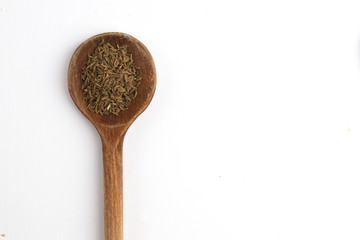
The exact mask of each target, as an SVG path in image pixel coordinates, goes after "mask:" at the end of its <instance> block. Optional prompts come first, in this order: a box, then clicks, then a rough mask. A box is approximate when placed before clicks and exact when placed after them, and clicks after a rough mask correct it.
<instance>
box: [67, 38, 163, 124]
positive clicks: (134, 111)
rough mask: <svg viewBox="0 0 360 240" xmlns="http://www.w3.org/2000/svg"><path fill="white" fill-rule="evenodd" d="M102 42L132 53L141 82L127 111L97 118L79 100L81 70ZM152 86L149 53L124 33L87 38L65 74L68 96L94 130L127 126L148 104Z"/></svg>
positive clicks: (151, 95) (84, 103)
mask: <svg viewBox="0 0 360 240" xmlns="http://www.w3.org/2000/svg"><path fill="white" fill-rule="evenodd" d="M102 41H103V42H105V43H110V44H111V45H113V46H116V45H119V46H122V45H126V46H127V47H128V52H129V53H131V54H132V57H133V60H134V63H135V65H136V66H137V67H139V68H140V77H141V82H140V85H139V86H138V88H137V96H136V98H135V99H134V100H133V101H132V102H131V105H130V106H129V108H128V109H127V110H126V111H120V112H119V114H118V115H114V114H109V115H100V114H96V113H93V112H90V111H89V110H88V109H87V108H86V102H85V100H83V98H84V95H83V93H82V89H81V83H82V81H81V71H82V68H83V66H84V64H85V62H86V60H87V58H88V55H89V54H92V53H93V52H94V51H95V49H96V48H97V47H98V46H99V43H100V42H102ZM155 86H156V72H155V65H154V61H153V59H152V57H151V54H150V52H149V51H148V50H147V48H146V47H145V46H144V44H142V43H141V42H140V41H139V40H137V39H136V38H134V37H132V36H130V35H128V34H125V33H118V32H111V33H103V34H99V35H96V36H93V37H91V38H89V39H88V40H86V41H85V42H83V43H82V44H81V45H80V46H79V47H78V48H77V49H76V51H75V53H74V54H73V56H72V58H71V61H70V66H69V71H68V87H69V92H70V95H71V97H72V99H73V100H74V102H75V104H76V106H77V107H78V108H79V110H80V111H81V112H82V113H83V114H84V115H85V117H87V118H88V119H89V120H90V121H91V122H92V123H93V124H94V125H95V127H96V128H99V127H101V126H107V127H114V126H127V127H129V126H130V124H131V123H132V122H133V121H134V120H135V119H136V118H137V117H138V116H139V115H140V114H141V113H142V112H143V111H144V110H145V109H146V107H147V106H148V105H149V103H150V101H151V99H152V97H153V95H154V91H155Z"/></svg>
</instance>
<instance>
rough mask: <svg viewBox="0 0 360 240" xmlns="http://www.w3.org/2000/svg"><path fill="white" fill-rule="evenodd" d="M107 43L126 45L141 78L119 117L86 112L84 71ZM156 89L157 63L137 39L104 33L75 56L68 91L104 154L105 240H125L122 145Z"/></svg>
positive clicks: (70, 70)
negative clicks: (87, 61) (90, 127)
mask: <svg viewBox="0 0 360 240" xmlns="http://www.w3.org/2000/svg"><path fill="white" fill-rule="evenodd" d="M102 40H104V42H105V43H110V44H112V45H113V46H116V44H118V45H120V46H121V45H127V46H128V52H129V53H131V54H132V56H133V60H134V62H135V65H136V66H138V67H139V68H140V77H141V78H142V80H141V83H140V85H139V86H138V89H137V91H138V94H137V97H136V98H135V99H134V100H133V101H132V102H131V105H130V106H129V108H128V109H127V110H126V111H122V112H120V113H119V114H118V115H117V116H116V115H113V114H110V115H99V114H96V113H93V112H90V111H89V110H87V109H86V102H85V100H83V97H84V96H83V93H82V89H81V70H82V67H83V66H84V64H85V61H86V60H87V58H88V55H89V54H91V53H92V52H93V51H94V50H95V48H96V47H97V46H98V44H99V43H100V42H101V41H102ZM155 87H156V71H155V65H154V61H153V59H152V57H151V54H150V52H149V51H148V50H147V48H146V47H145V46H144V45H143V44H142V43H141V42H140V41H139V40H137V39H135V38H134V37H132V36H130V35H128V34H124V33H117V32H112V33H103V34H99V35H96V36H94V37H92V38H89V39H88V40H86V41H85V42H83V43H82V44H81V45H80V46H79V47H78V48H77V49H76V51H75V53H74V54H73V56H72V58H71V61H70V65H69V70H68V88H69V92H70V95H71V97H72V99H73V100H74V102H75V104H76V106H77V107H78V109H79V110H80V111H81V112H82V113H83V114H84V115H85V117H87V118H88V119H89V120H90V121H91V122H92V123H93V124H94V126H95V127H96V129H97V131H98V132H99V134H100V137H101V141H102V150H103V170H104V227H105V229H104V232H105V240H123V177H122V169H123V161H122V144H123V140H124V136H125V133H126V131H127V129H128V128H129V127H130V125H131V123H133V122H134V121H135V119H136V118H137V117H138V116H139V115H140V114H141V113H142V112H143V111H144V110H145V109H146V108H147V106H148V105H149V103H150V102H151V100H152V97H153V95H154V92H155Z"/></svg>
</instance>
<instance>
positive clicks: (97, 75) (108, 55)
mask: <svg viewBox="0 0 360 240" xmlns="http://www.w3.org/2000/svg"><path fill="white" fill-rule="evenodd" d="M81 79H82V91H83V94H84V96H85V97H84V100H85V101H86V103H87V109H89V110H90V111H91V112H94V113H98V114H101V115H108V114H109V113H112V114H115V115H118V113H119V112H120V111H124V110H126V109H127V108H128V107H129V106H130V104H131V101H132V100H134V98H135V97H136V95H137V87H138V86H139V84H140V80H141V78H140V77H139V68H138V67H136V66H135V64H134V61H133V59H132V55H131V54H130V53H128V51H127V46H126V45H124V46H119V45H117V46H116V47H113V46H112V45H111V44H109V43H105V44H104V41H103V40H102V42H101V43H99V46H98V47H97V48H96V49H95V51H94V53H93V54H91V55H89V56H88V60H87V61H86V63H85V66H84V67H83V68H82V73H81Z"/></svg>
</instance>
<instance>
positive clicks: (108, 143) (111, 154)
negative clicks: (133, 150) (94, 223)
mask: <svg viewBox="0 0 360 240" xmlns="http://www.w3.org/2000/svg"><path fill="white" fill-rule="evenodd" d="M116 139H117V141H114V136H113V138H112V139H111V138H110V139H109V138H106V139H105V138H102V149H103V169H104V228H105V229H104V230H105V240H123V176H122V174H123V163H122V148H123V146H122V145H123V140H124V136H123V135H122V136H121V137H120V139H119V138H118V137H116V138H115V140H116Z"/></svg>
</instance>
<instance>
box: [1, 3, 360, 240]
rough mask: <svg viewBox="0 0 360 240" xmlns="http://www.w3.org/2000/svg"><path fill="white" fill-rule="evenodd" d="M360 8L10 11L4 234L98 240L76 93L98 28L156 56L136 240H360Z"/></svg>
mask: <svg viewBox="0 0 360 240" xmlns="http://www.w3.org/2000/svg"><path fill="white" fill-rule="evenodd" d="M359 9H360V2H359V1H345V0H338V1H328V0H327V1H325V0H323V1H322V0H305V1H285V0H283V1H280V0H275V1H266V0H255V1H250V0H249V1H228V0H223V1H194V0H185V1H165V0H157V1H115V0H105V1H100V0H98V1H94V0H93V1H88V0H82V1H75V0H72V1H70V0H62V1H46V0H37V1H36V0H32V1H26V0H23V1H20V0H1V1H0V146H1V151H0V234H5V237H3V236H0V240H1V239H4V240H5V239H8V240H64V239H66V240H102V239H103V203H102V202H103V199H102V194H103V193H102V192H103V189H102V184H103V182H102V159H101V143H100V138H99V136H98V134H97V132H96V130H95V129H94V127H93V126H92V125H91V123H90V122H89V121H88V120H87V119H86V118H85V117H83V116H82V114H81V113H80V112H79V111H78V110H77V108H76V107H75V105H74V104H73V102H72V100H71V98H70V96H69V94H68V92H67V82H66V81H67V79H66V76H67V67H68V63H69V61H70V58H71V55H72V53H73V52H74V50H75V49H76V47H77V46H78V45H79V44H80V43H81V42H82V41H84V40H86V39H87V38H89V37H91V36H93V35H95V34H98V33H102V32H109V31H119V32H125V33H128V34H131V35H133V36H134V37H136V38H138V39H139V40H140V41H142V42H143V43H144V44H145V45H146V46H147V47H148V49H149V50H150V52H151V53H152V55H153V58H154V60H155V64H156V67H157V74H158V75H157V76H158V83H157V90H156V93H155V96H154V99H153V101H152V103H151V104H150V106H149V108H148V109H147V110H146V111H145V112H144V113H143V114H142V115H141V116H140V117H139V118H138V119H137V120H136V121H135V123H134V124H133V125H132V126H131V128H130V129H129V131H128V133H127V135H126V138H125V143H124V191H125V192H124V197H125V199H124V204H125V205H124V211H125V212H124V214H125V219H124V221H125V225H124V228H125V240H184V239H186V240H200V239H207V240H215V239H216V240H218V239H224V240H225V239H226V240H240V239H245V240H265V239H266V240H272V239H279V240H280V239H284V240H288V239H290V240H304V239H306V240H319V239H326V240H333V239H339V240H344V239H345V240H353V239H354V240H355V239H357V240H358V239H360V231H359V225H360V204H359V203H360V71H359V70H360V51H359V49H360V48H359V47H360V14H359Z"/></svg>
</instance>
